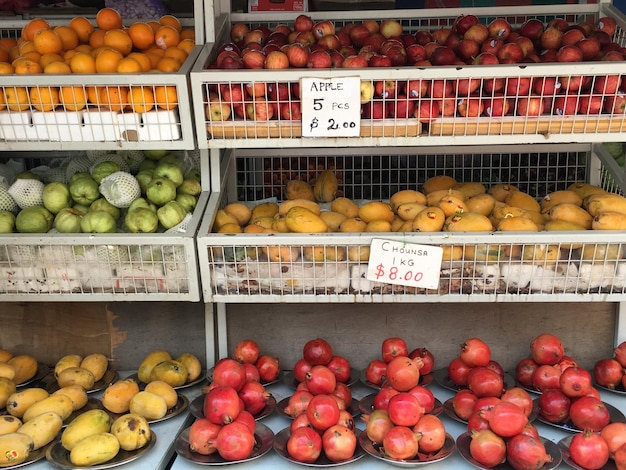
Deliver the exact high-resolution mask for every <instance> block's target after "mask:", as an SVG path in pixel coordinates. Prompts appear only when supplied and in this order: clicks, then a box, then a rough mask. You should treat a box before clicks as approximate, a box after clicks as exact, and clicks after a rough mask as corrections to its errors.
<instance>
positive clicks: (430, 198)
mask: <svg viewBox="0 0 626 470" xmlns="http://www.w3.org/2000/svg"><path fill="white" fill-rule="evenodd" d="M451 196H452V197H455V198H457V199H460V200H461V201H465V199H466V197H465V194H464V193H463V192H461V191H457V190H456V189H440V190H438V191H433V192H432V193H428V194H427V195H426V205H427V206H436V205H438V204H439V201H441V200H442V199H443V198H444V197H451Z"/></svg>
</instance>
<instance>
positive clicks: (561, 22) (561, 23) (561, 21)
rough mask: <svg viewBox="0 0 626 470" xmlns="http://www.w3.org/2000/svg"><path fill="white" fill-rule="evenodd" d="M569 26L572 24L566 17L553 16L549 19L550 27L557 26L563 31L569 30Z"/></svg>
mask: <svg viewBox="0 0 626 470" xmlns="http://www.w3.org/2000/svg"><path fill="white" fill-rule="evenodd" d="M569 26H570V25H569V23H568V22H567V20H566V19H565V18H552V19H551V20H550V21H548V28H556V29H558V30H561V31H563V32H565V31H567V29H568V28H569Z"/></svg>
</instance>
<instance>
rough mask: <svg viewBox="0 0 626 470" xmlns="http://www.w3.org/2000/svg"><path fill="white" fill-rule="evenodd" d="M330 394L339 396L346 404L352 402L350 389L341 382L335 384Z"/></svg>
mask: <svg viewBox="0 0 626 470" xmlns="http://www.w3.org/2000/svg"><path fill="white" fill-rule="evenodd" d="M332 395H334V396H336V397H339V398H341V399H342V400H343V401H344V403H345V404H346V405H348V406H350V404H351V403H352V390H350V387H348V386H347V385H346V384H345V383H343V382H339V383H338V384H337V385H336V386H335V390H333V393H332Z"/></svg>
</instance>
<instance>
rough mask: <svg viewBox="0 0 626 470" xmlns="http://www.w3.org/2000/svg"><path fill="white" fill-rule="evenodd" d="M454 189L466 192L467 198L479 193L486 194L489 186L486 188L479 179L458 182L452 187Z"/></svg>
mask: <svg viewBox="0 0 626 470" xmlns="http://www.w3.org/2000/svg"><path fill="white" fill-rule="evenodd" d="M452 189H454V190H456V191H461V192H462V193H463V194H465V198H466V199H468V198H470V197H474V196H478V195H479V194H485V193H486V192H487V188H485V185H484V184H482V183H479V182H478V181H468V182H465V183H457V184H455V185H454V186H453V187H452Z"/></svg>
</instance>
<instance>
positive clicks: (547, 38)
mask: <svg viewBox="0 0 626 470" xmlns="http://www.w3.org/2000/svg"><path fill="white" fill-rule="evenodd" d="M539 44H540V45H541V47H542V48H543V49H558V48H559V47H561V45H562V44H563V31H561V30H560V29H557V28H554V27H548V28H546V29H545V31H544V32H543V34H542V35H541V37H540V38H539Z"/></svg>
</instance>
